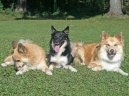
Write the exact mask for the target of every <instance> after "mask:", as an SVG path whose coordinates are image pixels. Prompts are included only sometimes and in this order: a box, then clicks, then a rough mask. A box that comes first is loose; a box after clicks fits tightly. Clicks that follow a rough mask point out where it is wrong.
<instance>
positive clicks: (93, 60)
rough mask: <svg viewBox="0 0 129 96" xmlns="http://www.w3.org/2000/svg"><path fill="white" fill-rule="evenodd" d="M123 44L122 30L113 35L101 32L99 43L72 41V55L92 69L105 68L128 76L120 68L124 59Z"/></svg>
mask: <svg viewBox="0 0 129 96" xmlns="http://www.w3.org/2000/svg"><path fill="white" fill-rule="evenodd" d="M123 45H124V44H123V35H122V32H120V33H119V34H117V35H115V36H110V35H109V34H106V33H102V35H101V42H100V43H91V44H82V43H73V44H72V55H73V57H74V58H75V60H76V61H79V62H76V63H81V64H83V65H84V64H85V65H87V66H88V68H90V69H92V70H93V71H100V70H107V71H114V72H118V73H120V74H122V75H124V76H128V73H126V72H124V71H123V70H122V69H120V67H121V63H122V61H123V60H124V50H123Z"/></svg>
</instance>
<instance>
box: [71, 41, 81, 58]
mask: <svg viewBox="0 0 129 96" xmlns="http://www.w3.org/2000/svg"><path fill="white" fill-rule="evenodd" d="M82 47H83V43H82V42H71V49H72V52H71V54H72V56H73V57H75V56H76V54H77V52H78V50H79V49H80V48H82Z"/></svg>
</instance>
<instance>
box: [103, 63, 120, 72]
mask: <svg viewBox="0 0 129 96" xmlns="http://www.w3.org/2000/svg"><path fill="white" fill-rule="evenodd" d="M120 65H121V62H120V61H118V62H115V63H110V62H105V61H101V66H102V69H104V70H107V71H113V70H115V69H117V68H120Z"/></svg>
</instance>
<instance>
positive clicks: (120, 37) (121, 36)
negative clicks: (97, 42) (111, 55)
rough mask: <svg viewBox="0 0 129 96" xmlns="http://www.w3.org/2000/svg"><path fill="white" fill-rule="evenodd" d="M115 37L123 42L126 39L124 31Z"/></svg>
mask: <svg viewBox="0 0 129 96" xmlns="http://www.w3.org/2000/svg"><path fill="white" fill-rule="evenodd" d="M115 37H116V38H117V39H118V40H119V41H120V42H123V41H124V37H123V33H122V32H119V33H118V34H117V35H115Z"/></svg>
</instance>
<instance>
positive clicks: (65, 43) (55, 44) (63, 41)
mask: <svg viewBox="0 0 129 96" xmlns="http://www.w3.org/2000/svg"><path fill="white" fill-rule="evenodd" d="M51 30H52V33H51V40H50V51H49V54H48V62H49V64H50V66H49V69H50V70H53V68H54V67H56V68H65V69H69V70H71V71H72V72H77V70H76V69H75V68H73V67H72V66H71V63H72V62H73V57H72V55H71V46H70V40H69V37H68V33H69V27H68V26H67V27H66V28H65V29H64V30H63V31H57V30H56V29H55V28H54V27H53V26H52V27H51Z"/></svg>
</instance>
